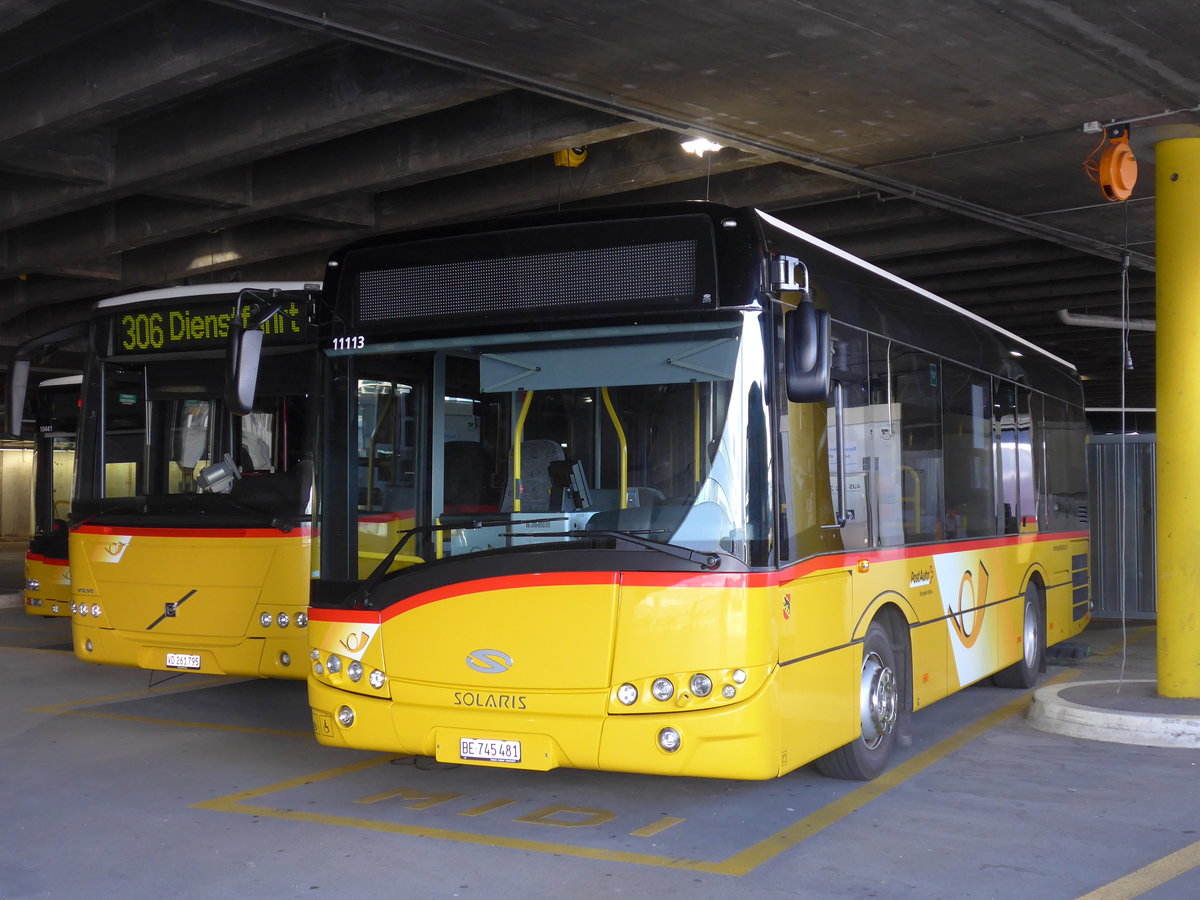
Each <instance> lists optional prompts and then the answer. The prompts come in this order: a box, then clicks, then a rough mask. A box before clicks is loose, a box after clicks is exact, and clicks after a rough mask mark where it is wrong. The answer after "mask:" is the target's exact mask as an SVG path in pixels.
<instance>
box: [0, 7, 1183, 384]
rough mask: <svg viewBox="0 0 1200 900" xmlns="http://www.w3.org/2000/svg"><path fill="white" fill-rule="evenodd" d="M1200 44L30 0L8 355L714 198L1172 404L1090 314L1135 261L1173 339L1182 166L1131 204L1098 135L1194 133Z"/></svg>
mask: <svg viewBox="0 0 1200 900" xmlns="http://www.w3.org/2000/svg"><path fill="white" fill-rule="evenodd" d="M1198 44H1200V16H1197V15H1195V9H1194V4H1190V3H1189V4H1181V3H1162V2H1154V0H1122V2H1116V0H1086V2H1084V0H1060V2H1054V0H1004V2H1000V0H976V2H972V3H962V2H956V0H946V2H935V0H892V2H889V3H880V2H878V0H837V2H830V0H812V2H801V0H786V2H785V0H738V2H730V0H707V2H692V0H670V2H668V0H605V2H603V3H590V4H578V5H575V4H568V3H548V2H534V0H526V2H521V0H406V2H404V3H397V2H394V0H393V2H388V0H340V2H338V3H332V4H331V3H328V2H327V0H320V2H318V0H272V2H266V0H221V2H202V0H140V2H139V0H0V229H2V231H0V354H4V353H5V352H6V351H7V352H8V353H9V354H11V348H12V346H13V345H15V344H16V343H18V342H19V341H21V340H23V339H25V338H27V337H29V336H31V335H35V334H39V333H41V332H44V331H48V330H50V329H52V328H56V327H58V326H60V325H62V324H63V323H65V322H68V321H70V320H72V319H77V318H79V317H80V316H82V315H83V313H84V311H85V310H86V308H87V305H88V304H89V303H90V302H92V301H94V300H95V299H97V298H100V297H104V296H108V295H110V294H113V293H118V292H122V291H127V290H133V289H138V288H145V287H157V286H162V285H165V284H180V283H188V282H191V283H196V282H205V281H231V280H251V279H265V278H286V279H314V280H315V279H319V278H320V277H321V275H322V272H323V269H324V259H325V256H326V254H327V252H328V251H329V250H330V249H331V248H333V247H336V246H338V245H340V244H343V243H346V242H348V241H351V240H353V239H355V238H358V237H360V236H362V235H365V234H370V233H377V232H382V231H394V230H403V229H410V228H414V227H417V226H422V225H427V224H431V223H439V222H447V221H453V220H461V219H465V218H471V217H483V216H492V215H495V214H501V213H511V212H516V211H523V210H533V209H539V208H547V207H555V206H567V205H574V204H595V203H604V204H612V203H626V202H643V201H650V200H659V199H685V198H686V199H702V198H706V197H707V198H711V199H713V200H718V201H722V202H727V203H731V204H736V205H743V204H746V205H756V206H760V207H763V208H766V209H769V210H771V211H773V212H775V213H776V214H778V215H781V216H782V217H783V218H785V219H787V220H789V221H791V222H793V223H795V224H797V225H798V226H800V227H802V228H804V229H806V230H808V231H811V232H813V233H815V234H817V235H819V236H821V237H823V238H825V239H827V240H829V241H831V242H833V243H836V244H838V245H840V246H843V247H845V248H846V249H848V250H850V251H852V252H854V253H857V254H859V255H860V256H863V257H865V258H867V259H868V260H871V261H872V262H875V263H877V264H879V265H881V266H884V267H886V268H889V269H891V270H893V271H895V272H897V273H899V274H901V275H904V276H905V277H908V278H909V279H911V280H913V281H915V282H917V283H918V284H920V285H922V286H924V287H927V288H929V289H930V290H933V291H936V292H938V293H940V294H942V295H943V296H945V297H947V298H949V299H951V300H953V301H955V302H957V303H959V304H961V305H963V306H965V307H967V308H969V309H971V310H974V311H976V312H978V313H980V314H981V315H984V316H986V317H988V318H991V319H993V320H994V321H996V322H998V323H1000V324H1001V325H1003V326H1005V327H1007V328H1009V329H1011V330H1012V331H1015V332H1017V333H1019V334H1021V335H1022V336H1024V337H1027V338H1029V339H1031V340H1033V341H1035V342H1037V343H1039V344H1042V345H1043V346H1045V347H1047V348H1048V349H1050V350H1051V351H1052V352H1054V353H1057V354H1058V355H1060V356H1063V357H1065V358H1066V359H1068V360H1071V361H1072V362H1074V363H1075V364H1076V365H1077V366H1078V367H1079V369H1080V371H1081V373H1082V374H1083V375H1084V377H1085V379H1086V382H1085V388H1086V393H1087V403H1088V405H1089V406H1092V407H1115V406H1117V405H1119V404H1120V402H1121V398H1122V396H1124V398H1125V402H1126V405H1127V406H1130V407H1153V406H1154V403H1155V401H1154V336H1153V334H1152V333H1151V332H1148V331H1133V332H1132V333H1131V334H1130V335H1129V350H1130V352H1129V355H1130V356H1131V358H1132V363H1133V367H1132V369H1127V368H1125V367H1124V366H1123V365H1122V358H1121V357H1122V351H1121V340H1122V332H1121V331H1120V330H1117V329H1108V328H1103V329H1102V328H1091V327H1080V326H1078V325H1066V324H1063V323H1062V322H1061V321H1060V320H1059V311H1060V310H1068V311H1070V312H1072V313H1075V314H1083V315H1092V316H1118V315H1120V314H1121V312H1122V297H1123V291H1122V283H1123V279H1122V262H1121V261H1122V257H1123V255H1125V254H1127V255H1128V259H1129V271H1128V286H1129V290H1128V294H1127V295H1128V299H1129V304H1128V314H1129V315H1130V316H1132V317H1133V318H1135V319H1149V318H1152V317H1153V315H1154V196H1153V195H1154V183H1153V174H1154V173H1153V166H1152V162H1153V154H1152V152H1150V150H1149V149H1148V148H1147V149H1146V150H1144V151H1142V150H1140V149H1139V157H1140V159H1139V162H1140V163H1141V174H1140V179H1139V182H1138V186H1137V188H1136V190H1135V192H1134V195H1133V199H1131V200H1130V201H1128V202H1125V203H1112V202H1108V201H1106V200H1105V199H1104V198H1103V197H1102V196H1101V193H1100V191H1099V189H1098V187H1097V186H1096V185H1095V184H1093V183H1092V182H1091V181H1090V180H1089V179H1088V177H1087V176H1086V174H1085V172H1084V165H1083V164H1084V161H1085V159H1086V158H1087V157H1088V156H1089V154H1091V153H1092V152H1093V150H1094V149H1095V148H1096V147H1097V145H1098V144H1099V143H1100V142H1101V140H1102V139H1103V138H1104V135H1103V133H1094V132H1092V131H1089V130H1088V129H1086V128H1085V123H1089V122H1097V123H1100V124H1101V125H1105V124H1109V123H1115V122H1127V121H1132V122H1133V125H1132V128H1133V134H1134V141H1135V147H1136V146H1138V145H1137V138H1138V136H1139V135H1140V134H1143V133H1147V132H1145V129H1147V128H1149V127H1161V126H1164V125H1194V124H1195V123H1196V122H1197V121H1198V120H1200V116H1198V112H1200V106H1198V104H1200V69H1198V68H1197V66H1196V56H1195V48H1196V46H1197V45H1198ZM681 134H690V135H699V134H705V135H708V136H710V137H712V138H714V139H715V140H717V141H719V142H720V143H722V144H724V145H725V149H723V150H721V151H720V152H719V153H715V154H710V155H708V156H706V157H704V158H702V159H700V158H697V157H694V156H689V155H687V154H684V153H683V152H681V150H680V147H679V142H680V135H681ZM575 146H586V147H587V148H588V154H587V159H586V161H585V162H584V163H583V165H581V166H579V167H578V168H562V167H556V166H554V164H553V161H552V154H553V153H554V152H555V151H557V150H560V149H563V148H567V147H575ZM0 361H2V360H0ZM1122 373H1123V375H1124V378H1123V379H1122Z"/></svg>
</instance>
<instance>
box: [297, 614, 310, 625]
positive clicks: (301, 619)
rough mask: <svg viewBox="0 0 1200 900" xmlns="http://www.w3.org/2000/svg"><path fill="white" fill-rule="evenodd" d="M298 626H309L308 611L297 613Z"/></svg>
mask: <svg viewBox="0 0 1200 900" xmlns="http://www.w3.org/2000/svg"><path fill="white" fill-rule="evenodd" d="M296 627H297V628H307V627H308V613H296Z"/></svg>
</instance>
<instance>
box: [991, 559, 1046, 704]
mask: <svg viewBox="0 0 1200 900" xmlns="http://www.w3.org/2000/svg"><path fill="white" fill-rule="evenodd" d="M1040 601H1041V597H1040V594H1039V593H1038V589H1037V586H1036V585H1034V584H1032V583H1030V585H1029V587H1027V588H1025V613H1024V618H1023V620H1022V624H1021V659H1020V660H1018V661H1017V662H1015V663H1013V664H1012V665H1011V666H1009V667H1008V668H1007V669H1001V670H1000V671H999V672H997V673H996V674H995V675H993V676H992V680H993V681H994V682H995V683H996V684H997V685H999V686H1000V687H1005V688H1031V687H1033V685H1034V682H1036V681H1037V677H1038V672H1039V671H1040V670H1041V667H1042V651H1043V647H1044V646H1045V643H1046V641H1045V638H1044V637H1043V635H1042V604H1041V602H1040Z"/></svg>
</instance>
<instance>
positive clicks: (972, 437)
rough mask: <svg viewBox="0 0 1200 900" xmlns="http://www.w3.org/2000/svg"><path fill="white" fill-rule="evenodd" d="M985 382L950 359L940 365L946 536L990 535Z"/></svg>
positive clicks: (991, 490) (990, 486)
mask: <svg viewBox="0 0 1200 900" xmlns="http://www.w3.org/2000/svg"><path fill="white" fill-rule="evenodd" d="M990 381H991V379H989V378H988V376H987V375H982V374H980V373H978V372H972V371H970V370H969V369H965V368H963V367H962V366H958V365H955V364H954V363H943V364H942V446H943V448H944V450H945V480H946V537H947V538H966V537H985V536H989V535H992V534H995V533H996V513H995V509H996V501H995V483H994V481H993V476H992V414H991V383H990Z"/></svg>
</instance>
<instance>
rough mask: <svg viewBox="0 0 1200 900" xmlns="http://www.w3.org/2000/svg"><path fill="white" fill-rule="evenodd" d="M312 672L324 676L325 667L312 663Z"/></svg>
mask: <svg viewBox="0 0 1200 900" xmlns="http://www.w3.org/2000/svg"><path fill="white" fill-rule="evenodd" d="M313 672H314V673H315V674H317V675H324V674H325V667H324V666H323V665H321V664H320V663H319V662H315V663H313Z"/></svg>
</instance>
